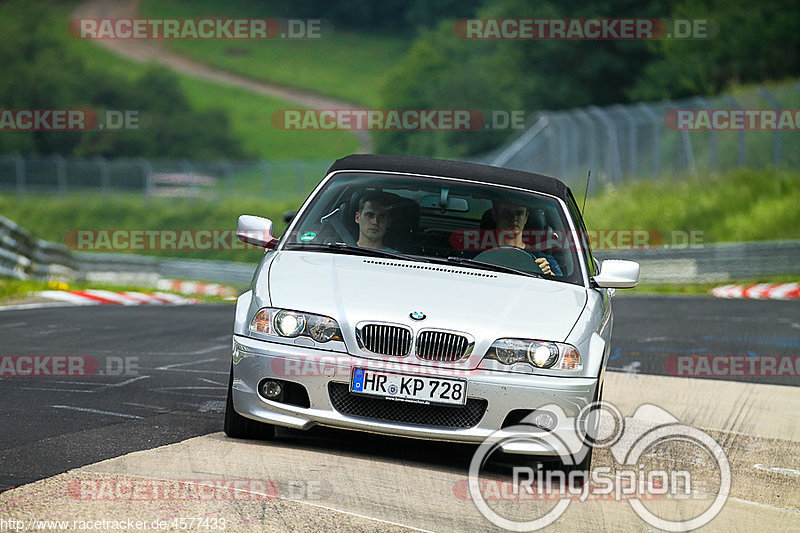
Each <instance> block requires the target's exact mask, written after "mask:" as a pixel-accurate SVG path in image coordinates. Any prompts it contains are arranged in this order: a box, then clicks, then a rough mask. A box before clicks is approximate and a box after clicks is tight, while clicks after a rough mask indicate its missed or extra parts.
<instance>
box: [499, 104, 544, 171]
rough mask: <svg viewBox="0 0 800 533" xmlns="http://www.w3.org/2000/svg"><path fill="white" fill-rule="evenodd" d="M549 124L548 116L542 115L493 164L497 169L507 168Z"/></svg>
mask: <svg viewBox="0 0 800 533" xmlns="http://www.w3.org/2000/svg"><path fill="white" fill-rule="evenodd" d="M549 123H550V120H549V118H548V117H547V115H545V114H542V113H540V115H539V118H538V119H537V120H536V122H534V123H533V125H531V127H530V128H528V130H527V131H526V132H525V133H523V134H522V135H520V136H519V137H517V138H516V139H515V140H514V141H513V142H512V143H511V144H509V145H508V146H507V147H506V148H505V149H503V150H502V151H501V152H500V153H499V154H497V155H496V156H495V157H494V159H492V161H491V164H492V165H494V166H496V167H502V166H505V165H506V164H507V163H508V162H509V161H510V160H511V158H512V157H514V156H515V155H517V154H518V153H519V152H520V151H522V148H523V147H524V146H525V145H526V144H528V143H530V142H531V141H532V140H533V139H534V138H535V137H536V136H537V135H538V134H539V133H540V132H541V131H542V130H544V128H545V127H547V125H548V124H549Z"/></svg>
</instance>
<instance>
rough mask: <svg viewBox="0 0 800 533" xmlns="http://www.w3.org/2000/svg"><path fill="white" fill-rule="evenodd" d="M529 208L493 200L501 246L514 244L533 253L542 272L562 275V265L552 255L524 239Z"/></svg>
mask: <svg viewBox="0 0 800 533" xmlns="http://www.w3.org/2000/svg"><path fill="white" fill-rule="evenodd" d="M528 215H529V212H528V208H527V207H525V206H524V205H519V204H515V203H512V202H507V201H495V202H492V216H493V217H494V220H495V224H496V227H497V229H499V230H501V231H500V232H499V236H498V244H499V245H500V246H514V247H516V248H521V249H523V250H525V251H526V252H528V253H529V254H531V256H532V257H533V258H534V259H535V260H536V264H537V265H539V268H540V269H542V272H543V273H545V274H549V275H551V276H561V275H562V273H561V267H559V266H558V262H557V261H556V260H555V258H554V257H553V256H552V255H548V254H545V253H543V252H539V251H535V250H533V249H532V248H531V247H529V246H527V244H525V242H524V241H523V240H522V232H523V231H524V229H525V224H527V223H528Z"/></svg>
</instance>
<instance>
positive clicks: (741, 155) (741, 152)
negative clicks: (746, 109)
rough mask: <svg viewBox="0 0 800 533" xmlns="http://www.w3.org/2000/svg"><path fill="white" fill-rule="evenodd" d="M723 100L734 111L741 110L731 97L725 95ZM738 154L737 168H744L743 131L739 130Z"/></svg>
mask: <svg viewBox="0 0 800 533" xmlns="http://www.w3.org/2000/svg"><path fill="white" fill-rule="evenodd" d="M725 100H727V102H728V103H729V104H730V105H731V107H733V108H734V109H739V110H741V109H742V106H740V105H739V103H738V102H737V101H736V100H734V99H733V96H731V95H727V96H726V97H725ZM738 153H739V167H740V168H741V167H743V166H744V161H745V156H746V152H745V145H744V130H739V143H738Z"/></svg>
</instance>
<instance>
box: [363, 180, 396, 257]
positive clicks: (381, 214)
mask: <svg viewBox="0 0 800 533" xmlns="http://www.w3.org/2000/svg"><path fill="white" fill-rule="evenodd" d="M391 209H392V205H391V202H390V200H389V199H388V198H387V197H386V196H385V195H383V194H381V193H379V192H371V193H367V194H366V195H364V196H362V197H361V199H360V200H359V201H358V211H356V224H358V240H357V241H356V244H357V245H358V246H361V247H362V248H372V249H375V250H391V249H390V248H388V247H387V246H386V245H385V244H384V243H383V238H384V236H385V235H386V231H387V230H388V229H389V228H390V227H391V225H392V215H391Z"/></svg>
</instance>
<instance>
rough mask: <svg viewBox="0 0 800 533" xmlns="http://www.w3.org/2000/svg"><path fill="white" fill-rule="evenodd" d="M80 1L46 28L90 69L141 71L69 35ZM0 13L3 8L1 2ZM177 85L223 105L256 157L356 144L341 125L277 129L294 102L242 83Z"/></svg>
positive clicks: (201, 101)
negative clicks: (277, 116)
mask: <svg viewBox="0 0 800 533" xmlns="http://www.w3.org/2000/svg"><path fill="white" fill-rule="evenodd" d="M77 3H78V2H76V1H73V0H70V1H67V2H62V3H60V4H58V5H57V9H58V13H59V14H60V15H61V16H62V18H61V20H60V21H57V22H56V23H53V24H52V28H50V31H51V32H53V34H55V35H60V34H63V35H64V46H66V47H67V48H68V49H69V50H70V51H71V53H73V54H74V55H76V56H78V57H80V58H81V59H83V60H84V61H85V62H86V63H87V65H89V66H90V67H92V68H93V69H97V70H102V71H106V72H108V73H109V74H114V75H119V76H122V77H126V78H127V79H134V78H138V77H140V76H141V75H142V74H143V73H144V72H145V70H146V68H147V66H146V65H145V64H142V63H136V62H133V61H129V60H126V59H123V58H120V57H119V56H117V55H115V54H113V53H111V52H109V51H108V50H106V49H105V48H102V47H101V46H98V45H97V44H96V43H94V42H91V41H84V40H78V39H71V38H69V37H68V36H67V35H66V31H65V28H66V24H67V21H68V20H69V19H70V18H71V13H72V10H73V9H74V7H75V6H76V5H77ZM0 14H2V8H0ZM177 76H178V77H179V79H180V84H181V88H182V89H183V90H184V91H185V93H186V95H187V97H188V99H189V102H190V103H191V105H192V106H193V107H194V108H195V109H197V110H206V109H214V108H221V109H223V110H224V111H225V112H227V113H228V115H229V116H230V119H231V123H232V128H233V132H234V134H235V135H236V137H237V138H238V139H239V140H240V141H241V143H242V146H243V148H244V149H245V150H246V151H248V152H250V153H252V154H253V155H254V156H256V157H260V158H263V159H267V160H286V159H311V160H319V159H335V158H338V157H341V156H343V155H346V154H349V153H353V152H355V151H356V150H357V148H358V142H357V140H356V137H355V136H354V135H353V134H351V133H350V132H345V131H314V132H310V133H309V132H285V131H280V130H277V129H275V128H274V127H273V126H272V124H271V122H270V119H271V116H272V113H273V112H275V111H277V110H279V109H287V108H297V107H298V106H297V105H296V104H293V103H291V102H287V101H283V100H279V99H276V98H271V97H267V96H262V95H259V94H255V93H253V92H251V91H246V90H244V89H237V88H233V87H228V86H224V85H221V84H217V83H211V82H207V81H203V80H200V79H196V78H192V77H189V76H185V75H182V74H177Z"/></svg>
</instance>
